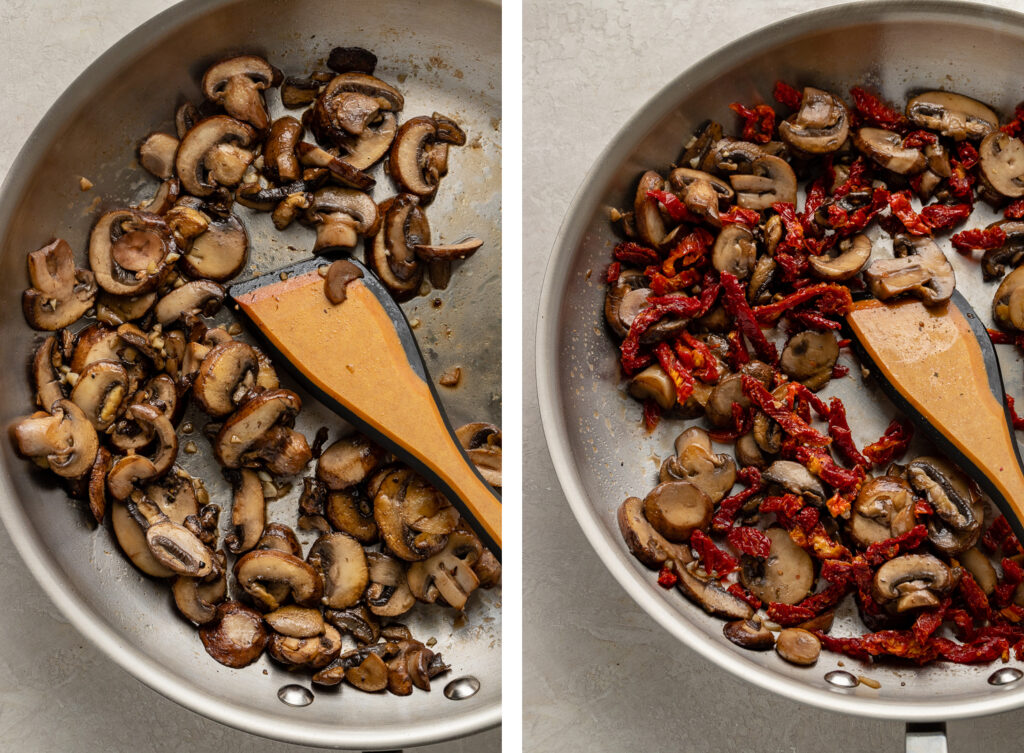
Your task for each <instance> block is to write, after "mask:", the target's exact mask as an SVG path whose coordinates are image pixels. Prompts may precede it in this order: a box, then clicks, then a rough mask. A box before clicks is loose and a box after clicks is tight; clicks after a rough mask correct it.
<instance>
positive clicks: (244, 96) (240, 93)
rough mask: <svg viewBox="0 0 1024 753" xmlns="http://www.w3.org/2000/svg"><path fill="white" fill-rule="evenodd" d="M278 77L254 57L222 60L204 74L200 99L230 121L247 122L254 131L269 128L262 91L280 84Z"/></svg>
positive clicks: (266, 63) (276, 73) (244, 56)
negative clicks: (220, 109) (208, 101)
mask: <svg viewBox="0 0 1024 753" xmlns="http://www.w3.org/2000/svg"><path fill="white" fill-rule="evenodd" d="M280 78H281V74H280V73H279V72H278V71H277V70H275V69H274V67H273V66H271V65H270V64H269V63H268V62H267V61H266V60H264V59H263V58H261V57H257V56H256V55H240V56H238V57H233V58H229V59H227V60H221V61H220V62H218V63H214V64H213V65H211V66H210V67H209V68H207V70H206V73H205V74H203V82H202V87H203V96H205V97H206V98H207V99H208V100H210V101H211V102H214V103H216V104H218V105H220V106H221V107H223V108H224V110H225V112H227V114H228V115H230V116H231V117H233V118H237V119H238V120H241V121H242V122H244V123H249V124H250V125H251V126H253V128H255V129H256V130H257V131H265V130H266V129H267V126H268V125H269V118H268V117H267V106H266V105H265V104H264V102H263V95H262V94H261V92H262V91H263V90H264V89H266V88H267V87H270V86H273V85H275V84H276V83H277V82H278V81H280Z"/></svg>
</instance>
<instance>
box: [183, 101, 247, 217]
mask: <svg viewBox="0 0 1024 753" xmlns="http://www.w3.org/2000/svg"><path fill="white" fill-rule="evenodd" d="M255 139H256V132H255V131H254V130H253V129H252V128H251V127H250V126H248V125H246V124H245V123H243V122H241V121H240V120H236V119H235V118H231V117H228V116H227V115H214V116H213V117H210V118H206V119H205V120H201V121H199V122H198V123H196V124H195V126H193V127H192V130H190V131H189V132H188V133H187V134H185V137H184V138H183V139H182V140H181V146H179V147H178V154H177V156H176V157H175V170H176V171H177V174H178V178H179V179H180V180H181V186H182V188H184V189H185V190H186V191H187V192H188V193H190V194H192V195H193V196H199V197H205V196H209V195H211V194H212V193H213V192H214V191H215V190H216V188H217V186H226V187H228V188H230V187H233V186H236V185H238V184H239V183H241V182H242V176H243V174H244V173H245V170H246V168H248V167H249V165H250V164H251V163H252V161H253V156H254V155H253V153H252V151H251V150H250V149H249V148H248V147H250V146H251V145H252V144H253V142H254V141H255Z"/></svg>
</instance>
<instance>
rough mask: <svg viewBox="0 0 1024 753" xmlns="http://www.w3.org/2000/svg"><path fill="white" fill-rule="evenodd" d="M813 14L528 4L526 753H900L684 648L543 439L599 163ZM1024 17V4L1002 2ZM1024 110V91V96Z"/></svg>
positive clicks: (995, 750)
mask: <svg viewBox="0 0 1024 753" xmlns="http://www.w3.org/2000/svg"><path fill="white" fill-rule="evenodd" d="M834 4H838V3H833V2H821V1H820V0H819V1H817V2H815V1H814V0H778V1H777V2H772V3H768V2H763V1H761V0H725V1H723V2H717V3H708V2H701V1H700V0H674V1H673V2H665V1H664V0H629V1H628V2H621V0H590V1H589V2H558V3H555V2H546V1H541V0H527V2H526V14H525V23H524V37H525V42H524V58H523V59H524V71H523V72H524V82H523V89H524V98H525V105H524V121H525V124H524V129H523V131H524V134H525V145H524V160H525V162H524V174H523V180H524V183H525V189H524V199H523V215H524V238H523V248H524V260H523V261H524V291H525V292H524V302H523V313H524V326H525V330H524V333H525V334H524V345H525V350H526V353H525V358H524V363H523V382H524V389H523V399H524V405H525V410H524V417H525V418H524V421H525V423H524V429H523V436H524V437H526V438H527V444H526V447H525V448H524V474H523V483H524V499H525V502H524V510H525V521H524V537H525V545H524V572H523V581H524V584H525V585H524V594H523V603H524V610H525V616H524V621H523V622H524V625H525V626H526V627H525V630H526V632H525V635H524V645H525V646H526V656H525V659H524V665H523V685H524V739H525V745H524V749H525V750H529V751H560V753H570V752H573V751H590V752H592V753H597V752H602V753H603V752H604V751H626V750H633V751H687V753H701V752H703V751H714V752H715V753H721V752H722V751H749V750H757V751H766V752H775V751H800V752H801V753H802V752H803V751H812V750H822V749H828V750H835V751H842V752H843V753H868V752H870V753H897V751H902V750H903V749H904V748H903V746H904V742H903V725H902V724H900V723H899V722H889V721H876V720H869V719H859V718H854V717H849V716H843V715H838V714H833V713H826V712H822V711H818V710H816V709H814V708H811V707H809V706H804V705H801V704H798V703H795V702H793V701H790V700H787V699H784V698H782V697H781V696H778V695H775V694H772V693H767V692H764V691H761V690H758V689H756V688H754V687H753V686H752V685H748V684H746V683H744V682H743V681H742V680H740V679H739V678H737V677H734V676H732V675H730V674H727V673H726V672H725V671H724V670H722V669H719V668H718V667H717V666H716V665H714V664H712V663H711V662H709V661H708V660H706V659H704V658H702V657H701V656H699V655H697V654H696V653H694V652H693V651H691V650H690V649H689V648H687V647H686V646H684V645H683V644H681V643H679V642H678V641H676V640H675V639H674V638H672V637H671V636H670V635H669V634H668V633H667V632H666V631H665V630H663V629H662V628H661V627H659V626H658V625H657V624H655V623H654V622H653V621H652V620H651V619H650V618H649V617H647V616H646V614H644V613H643V612H642V611H641V610H640V608H639V607H638V606H637V605H636V604H635V602H634V601H633V600H632V599H631V598H630V597H629V596H628V595H627V594H626V593H625V592H624V591H623V590H622V588H621V587H620V586H619V585H618V583H616V582H615V580H613V578H612V577H611V576H610V575H609V574H608V572H607V571H606V570H605V569H604V566H603V565H602V564H601V562H600V560H599V559H598V558H597V556H596V554H595V553H594V552H593V550H592V549H591V547H590V545H589V544H588V542H587V541H586V539H585V538H584V537H583V535H582V533H581V532H580V530H579V528H578V527H577V525H576V521H575V518H574V517H573V515H572V513H571V511H570V509H569V507H568V504H567V503H566V501H565V499H564V497H563V495H562V493H561V489H560V488H559V485H558V481H557V479H556V477H555V473H554V469H553V468H552V466H551V462H550V459H549V457H548V453H547V448H546V446H545V443H544V439H543V432H542V429H541V421H540V416H539V414H538V411H537V388H536V380H535V373H534V367H535V358H534V341H535V327H536V316H537V302H538V297H539V292H540V286H541V280H542V278H543V273H544V268H545V264H546V262H547V258H548V255H549V253H550V251H551V246H552V242H553V240H554V237H555V234H556V232H557V231H558V228H559V225H560V223H561V221H562V218H563V215H564V213H565V211H566V209H567V207H568V206H569V203H570V201H571V199H572V197H573V195H574V193H575V192H576V190H577V188H578V187H579V185H580V183H581V181H582V180H583V178H584V176H585V175H586V173H587V171H588V170H589V169H590V167H591V164H592V162H593V160H594V159H595V157H596V156H597V155H598V154H599V153H600V152H601V150H602V149H603V148H604V146H605V145H606V144H607V143H608V142H609V141H610V140H611V138H612V136H613V135H614V134H615V133H616V132H617V130H618V129H619V128H620V127H621V126H622V124H623V123H624V122H625V121H626V120H627V119H628V117H629V116H630V115H631V114H632V113H633V112H634V111H635V110H637V109H638V108H639V107H641V106H642V105H643V104H644V103H645V102H646V101H647V100H648V99H649V98H650V97H651V96H652V95H653V94H654V93H655V92H657V91H658V90H659V89H660V88H661V87H662V86H664V85H665V84H667V83H668V82H669V81H670V80H671V79H673V78H674V77H675V76H676V75H677V74H678V73H679V72H681V71H683V70H685V69H686V68H688V67H689V66H690V65H692V64H693V63H695V62H696V61H698V60H700V59H701V58H703V57H704V56H705V55H707V54H709V53H710V52H712V51H714V50H715V49H717V48H719V47H721V46H723V45H725V44H727V43H728V42H730V41H732V40H733V39H735V38H737V37H739V36H741V35H744V34H746V33H748V32H750V31H753V30H755V29H757V28H759V27H761V26H765V25H767V24H769V23H772V22H774V21H777V20H780V19H782V18H785V17H787V16H791V15H795V14H797V13H801V12H804V11H807V10H811V9H814V8H817V7H823V6H826V5H834ZM993 4H994V5H1000V6H1003V7H1008V8H1016V9H1019V10H1024V2H996V3H993ZM1021 98H1024V90H1022V92H1021ZM1022 729H1024V712H1022V711H1018V712H1014V713H1007V714H1002V715H999V716H994V717H987V718H982V719H975V720H968V721H958V722H953V723H951V724H950V726H949V748H950V750H951V751H954V752H957V751H976V750H984V751H990V752H991V753H1008V752H1009V751H1017V750H1020V735H1021V730H1022Z"/></svg>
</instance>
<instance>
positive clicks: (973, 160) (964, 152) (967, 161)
mask: <svg viewBox="0 0 1024 753" xmlns="http://www.w3.org/2000/svg"><path fill="white" fill-rule="evenodd" d="M956 156H957V161H958V162H959V163H960V165H961V166H962V167H963V168H964V169H965V170H973V169H974V167H975V166H976V165H977V164H978V162H980V161H981V157H980V156H979V155H978V150H977V149H975V148H974V145H973V144H971V143H969V142H967V141H961V142H960V143H959V144H957V145H956Z"/></svg>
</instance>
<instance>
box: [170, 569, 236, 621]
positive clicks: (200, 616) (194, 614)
mask: <svg viewBox="0 0 1024 753" xmlns="http://www.w3.org/2000/svg"><path fill="white" fill-rule="evenodd" d="M211 577H212V580H204V579H202V578H190V577H189V576H187V575H179V576H178V577H177V578H176V579H175V580H174V585H173V586H171V593H172V594H173V595H174V604H175V606H177V607H178V611H179V612H181V613H182V614H183V615H184V616H185V617H186V618H187V619H189V620H191V621H192V622H193V623H195V624H196V625H205V624H207V623H208V622H213V620H214V619H216V617H217V605H218V604H220V603H221V602H222V601H224V599H225V598H226V596H227V591H228V589H227V583H228V581H227V573H226V570H225V569H224V565H223V564H221V565H220V566H219V568H218V570H217V572H215V573H214V575H212V576H211Z"/></svg>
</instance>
